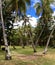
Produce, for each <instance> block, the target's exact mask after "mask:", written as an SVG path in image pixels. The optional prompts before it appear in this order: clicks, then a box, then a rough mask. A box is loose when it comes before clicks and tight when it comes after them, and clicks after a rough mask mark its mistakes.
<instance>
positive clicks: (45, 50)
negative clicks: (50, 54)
mask: <svg viewBox="0 0 55 65" xmlns="http://www.w3.org/2000/svg"><path fill="white" fill-rule="evenodd" d="M54 27H55V25H54V26H53V29H52V31H51V33H50V35H49V38H48V40H47V44H46V47H45V49H44V51H43V54H45V53H46V52H47V50H48V45H49V42H50V39H51V36H52V34H53V32H54Z"/></svg>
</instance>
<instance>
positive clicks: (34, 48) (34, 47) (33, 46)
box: [29, 32, 36, 52]
mask: <svg viewBox="0 0 55 65" xmlns="http://www.w3.org/2000/svg"><path fill="white" fill-rule="evenodd" d="M29 35H30V39H31V42H32V48H33V50H34V52H36V46H35V44H34V42H33V38H32V36H31V34H30V32H29Z"/></svg>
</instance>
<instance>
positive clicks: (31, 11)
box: [14, 0, 55, 28]
mask: <svg viewBox="0 0 55 65" xmlns="http://www.w3.org/2000/svg"><path fill="white" fill-rule="evenodd" d="M37 2H40V0H31V6H30V8H28V10H27V11H26V14H27V16H31V19H32V21H30V24H31V25H32V27H35V26H36V25H37V20H38V18H39V17H40V16H39V17H38V16H37V15H36V13H35V9H34V8H33V6H34V5H35V3H37ZM50 6H51V8H52V10H53V12H54V13H53V14H52V16H55V6H54V5H53V4H51V5H50ZM17 23H18V22H17ZM22 23H23V20H22V21H21V22H19V23H18V24H19V26H22ZM14 25H16V23H15V24H14ZM15 28H17V26H15Z"/></svg>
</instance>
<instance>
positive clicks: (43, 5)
mask: <svg viewBox="0 0 55 65" xmlns="http://www.w3.org/2000/svg"><path fill="white" fill-rule="evenodd" d="M51 2H53V0H41V2H40V3H36V4H35V6H34V7H36V14H37V15H38V16H39V15H40V14H42V15H41V19H40V20H41V22H42V24H43V23H44V24H45V28H43V29H44V30H46V31H47V27H48V22H50V21H51V20H52V19H51V17H52V12H53V11H52V9H51V7H50V4H51ZM44 30H42V31H41V33H42V32H43V31H44ZM41 33H40V35H42V34H41ZM40 35H39V37H38V39H37V41H38V40H39V38H40ZM47 46H48V45H47ZM46 48H47V47H46Z"/></svg>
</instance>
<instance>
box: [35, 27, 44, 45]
mask: <svg viewBox="0 0 55 65" xmlns="http://www.w3.org/2000/svg"><path fill="white" fill-rule="evenodd" d="M44 28H45V26H44V27H43V29H42V31H41V33H40V35H39V37H38V39H37V41H36V43H35V44H36V46H37V44H38V41H39V39H40V37H41V35H42V33H43V31H44Z"/></svg>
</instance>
